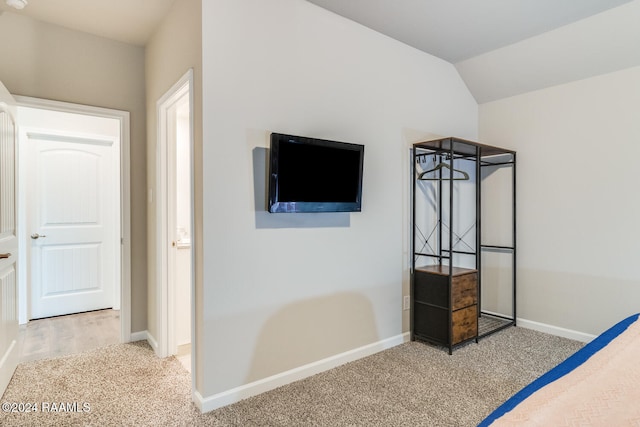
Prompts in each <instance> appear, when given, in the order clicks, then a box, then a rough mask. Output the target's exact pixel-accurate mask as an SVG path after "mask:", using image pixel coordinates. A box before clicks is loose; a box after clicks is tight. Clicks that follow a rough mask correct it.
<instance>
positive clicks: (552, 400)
mask: <svg viewBox="0 0 640 427" xmlns="http://www.w3.org/2000/svg"><path fill="white" fill-rule="evenodd" d="M638 317H639V315H638V314H634V315H633V316H629V317H627V318H626V319H624V320H622V321H620V322H619V323H617V324H616V325H614V326H612V327H611V328H609V329H608V330H606V331H605V332H603V333H602V334H601V335H599V336H598V337H596V338H595V339H594V340H593V341H591V342H590V343H589V344H587V345H586V346H584V347H583V348H582V349H580V350H579V351H577V352H576V353H575V354H573V355H572V356H570V357H569V358H568V359H566V360H565V361H564V362H562V363H561V364H559V365H558V366H556V367H555V368H553V369H552V370H550V371H549V372H547V373H546V374H544V375H542V376H541V377H540V378H538V379H537V380H535V381H534V382H532V383H531V384H529V385H528V386H526V387H525V388H523V389H522V390H520V391H519V392H518V393H516V394H515V395H514V396H513V397H511V398H510V399H509V400H507V401H506V402H505V403H504V404H502V405H501V406H499V407H498V408H497V409H496V410H495V411H494V412H492V413H491V414H490V415H489V416H488V417H487V418H486V419H485V420H484V421H483V422H482V423H480V424H479V427H486V426H493V427H497V426H545V427H547V426H574V425H575V426H578V425H579V426H640V362H638V361H639V360H640V321H639V320H638Z"/></svg>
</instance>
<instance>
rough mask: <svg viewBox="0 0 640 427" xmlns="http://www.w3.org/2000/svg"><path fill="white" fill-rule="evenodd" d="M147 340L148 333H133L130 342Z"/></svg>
mask: <svg viewBox="0 0 640 427" xmlns="http://www.w3.org/2000/svg"><path fill="white" fill-rule="evenodd" d="M146 340H147V331H138V332H132V333H131V337H130V338H129V342H136V341H146Z"/></svg>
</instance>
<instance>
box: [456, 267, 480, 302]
mask: <svg viewBox="0 0 640 427" xmlns="http://www.w3.org/2000/svg"><path fill="white" fill-rule="evenodd" d="M477 303H478V273H476V272H473V273H469V274H463V275H461V276H454V277H453V278H452V279H451V309H452V310H459V309H461V308H464V307H468V306H470V305H473V304H477Z"/></svg>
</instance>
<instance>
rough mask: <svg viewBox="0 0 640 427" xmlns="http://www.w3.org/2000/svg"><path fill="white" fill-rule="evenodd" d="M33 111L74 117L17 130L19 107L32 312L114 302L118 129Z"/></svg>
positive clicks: (79, 308)
mask: <svg viewBox="0 0 640 427" xmlns="http://www.w3.org/2000/svg"><path fill="white" fill-rule="evenodd" d="M21 111H22V110H21ZM37 114H53V115H54V116H55V115H59V114H65V115H66V116H65V118H66V119H69V120H71V121H73V120H74V119H75V120H78V121H79V122H78V123H77V124H76V125H70V126H66V125H65V126H62V125H60V124H61V123H63V122H58V121H56V120H44V121H39V122H38V123H40V124H44V125H47V126H45V127H42V128H33V127H25V128H24V129H23V126H22V123H23V118H22V114H21V135H22V136H21V138H24V141H25V142H26V144H28V153H29V171H30V173H29V180H30V182H29V184H28V186H29V188H30V191H29V196H28V198H29V201H28V205H29V212H30V218H31V220H30V229H29V234H30V236H31V257H30V258H31V268H30V279H31V280H30V283H31V287H30V302H31V304H30V305H31V310H30V318H31V319H38V318H42V317H50V316H58V315H64V314H71V313H78V312H83V311H90V310H97V309H103V308H112V307H114V306H116V305H118V303H117V301H118V300H119V295H118V294H117V292H116V291H117V289H116V288H118V280H119V244H120V241H119V222H118V220H119V213H120V206H119V200H120V197H119V192H118V189H119V185H120V184H119V169H118V162H117V161H116V159H117V158H118V156H119V145H118V143H119V140H118V138H119V128H118V129H114V130H116V132H114V133H111V134H110V133H109V132H107V133H104V132H103V133H86V131H87V129H86V126H87V122H86V120H87V117H85V116H79V115H75V114H69V113H58V112H43V111H40V112H38V113H37ZM72 116H79V117H72ZM27 121H28V120H27ZM32 123H33V122H32ZM69 129H73V130H69ZM91 129H92V130H93V131H94V132H97V131H99V129H97V128H91ZM80 130H84V131H85V132H84V133H83V132H80Z"/></svg>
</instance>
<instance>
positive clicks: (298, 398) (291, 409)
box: [0, 328, 582, 427]
mask: <svg viewBox="0 0 640 427" xmlns="http://www.w3.org/2000/svg"><path fill="white" fill-rule="evenodd" d="M581 346H582V343H578V342H575V341H570V340H567V339H563V338H558V337H554V336H550V335H546V334H542V333H539V332H535V331H531V330H528V329H523V328H509V329H506V330H504V331H501V332H499V333H497V334H495V335H493V336H490V337H488V338H485V339H483V340H481V341H480V343H479V344H475V343H472V344H469V345H466V346H464V347H462V348H459V349H458V350H456V351H454V353H453V355H451V356H449V354H448V353H447V352H446V351H444V350H442V349H438V348H434V347H431V346H429V345H426V344H422V343H418V342H410V343H406V344H403V345H400V346H397V347H394V348H392V349H389V350H386V351H383V352H381V353H378V354H375V355H373V356H370V357H367V358H364V359H361V360H358V361H355V362H352V363H348V364H346V365H343V366H340V367H338V368H336V369H332V370H330V371H327V372H324V373H321V374H318V375H315V376H313V377H310V378H307V379H304V380H302V381H298V382H295V383H293V384H289V385H287V386H284V387H280V388H278V389H276V390H272V391H270V392H268V393H264V394H262V395H259V396H255V397H253V398H250V399H246V400H244V401H242V402H239V403H236V404H234V405H230V406H227V407H225V408H221V409H219V410H216V411H213V412H210V413H207V414H200V413H198V410H197V409H196V408H195V406H194V405H193V403H192V402H191V397H190V394H191V385H190V381H191V380H190V374H189V373H188V372H187V371H186V370H184V368H183V367H182V365H181V364H180V363H179V362H178V361H177V360H176V359H175V358H168V359H158V358H156V357H155V355H154V354H153V352H152V350H151V348H150V347H149V346H148V345H147V344H146V343H143V342H138V343H132V344H119V345H114V346H109V347H106V348H103V349H98V350H92V351H88V352H85V353H81V354H78V355H73V356H65V357H60V358H57V359H49V360H40V361H33V362H26V363H23V364H21V365H20V366H19V367H18V369H17V370H16V373H15V375H14V377H13V379H12V380H11V383H10V384H9V387H8V388H7V391H6V392H5V394H4V396H3V397H2V400H1V402H2V403H3V404H4V403H5V402H24V403H35V404H36V405H37V406H38V412H36V413H33V412H32V413H5V412H0V425H2V426H24V425H28V426H57V425H60V426H70V425H78V426H89V425H90V426H112V425H113V426H115V425H127V426H129V425H130V426H133V425H135V426H199V425H202V426H356V425H362V426H457V427H461V426H475V425H477V424H478V423H479V422H480V421H481V420H482V419H483V418H484V417H485V416H486V415H488V414H489V412H491V411H492V410H493V409H494V408H495V407H497V406H498V405H499V404H500V403H502V402H503V401H504V400H506V399H507V398H508V397H509V396H511V395H512V394H513V393H515V392H516V391H518V390H519V389H520V388H522V387H523V386H524V385H526V384H527V383H528V382H530V381H532V380H533V379H535V378H537V377H538V376H539V375H540V374H542V373H544V372H546V371H547V370H548V369H550V368H551V367H553V366H555V365H556V364H558V363H559V362H560V361H562V360H563V359H564V358H566V357H567V356H569V355H570V354H572V353H573V352H575V351H576V350H578V349H579V348H580V347H581ZM43 402H48V406H47V404H43ZM60 402H62V403H65V404H67V403H69V404H70V405H69V409H70V410H71V411H61V410H60V408H59V406H60ZM74 403H75V407H74ZM54 404H55V405H54ZM43 405H45V407H44V408H43ZM56 406H57V407H56ZM54 407H55V409H56V410H57V412H53V411H52V410H51V409H52V408H54ZM23 408H24V407H23ZM74 408H75V409H74ZM3 409H5V406H3ZM43 409H45V411H43ZM46 409H49V411H46ZM74 411H75V412H74Z"/></svg>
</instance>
